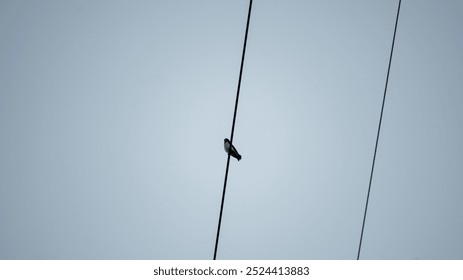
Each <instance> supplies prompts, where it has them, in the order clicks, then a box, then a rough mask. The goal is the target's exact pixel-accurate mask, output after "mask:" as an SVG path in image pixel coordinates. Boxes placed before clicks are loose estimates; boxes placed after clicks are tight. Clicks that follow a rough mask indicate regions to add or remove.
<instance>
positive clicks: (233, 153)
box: [223, 138, 241, 161]
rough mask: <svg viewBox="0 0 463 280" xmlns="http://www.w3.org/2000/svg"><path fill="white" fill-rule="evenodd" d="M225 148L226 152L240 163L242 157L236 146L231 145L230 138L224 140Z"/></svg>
mask: <svg viewBox="0 0 463 280" xmlns="http://www.w3.org/2000/svg"><path fill="white" fill-rule="evenodd" d="M230 146H231V149H230ZM223 147H224V149H225V152H227V154H230V155H231V156H232V157H234V158H236V159H237V160H238V161H240V160H241V155H240V154H239V153H238V151H237V150H236V148H235V146H233V145H230V140H228V138H225V139H223Z"/></svg>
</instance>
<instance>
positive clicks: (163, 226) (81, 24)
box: [0, 0, 463, 259]
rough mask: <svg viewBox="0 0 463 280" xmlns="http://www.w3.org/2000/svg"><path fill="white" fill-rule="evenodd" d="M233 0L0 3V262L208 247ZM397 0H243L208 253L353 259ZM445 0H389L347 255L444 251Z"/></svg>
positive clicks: (448, 169) (453, 169)
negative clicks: (230, 153)
mask: <svg viewBox="0 0 463 280" xmlns="http://www.w3.org/2000/svg"><path fill="white" fill-rule="evenodd" d="M247 8H248V1H247V0H242V1H215V0H209V1H206V0H204V1H171V0H169V1H109V0H108V1H102V0H100V1H71V0H69V1H60V0H54V1H52V0H47V1H26V0H23V1H12V0H6V1H1V2H0V41H1V43H0V131H1V137H0V224H1V230H0V258H1V259H211V258H212V256H213V250H214V243H215V234H216V229H217V220H218V214H219V207H220V199H221V193H222V187H223V177H224V173H225V165H226V159H227V156H226V153H225V152H224V150H223V139H224V138H225V137H229V136H230V130H231V123H232V117H233V109H234V100H235V92H236V85H237V80H238V73H239V64H240V58H241V48H242V41H243V36H244V29H245V24H246V22H245V20H246V15H247ZM396 8H397V1H379V0H378V1H367V0H364V1H334V0H333V1H296V0H294V1H276V0H275V1H259V0H255V1H254V5H253V14H252V18H251V26H250V32H249V38H248V49H247V57H246V62H245V69H244V73H243V81H242V87H241V95H240V103H239V106H238V116H237V122H236V127H235V137H234V144H235V146H236V147H237V149H238V150H239V152H240V153H241V154H242V156H243V159H242V160H241V161H240V162H237V161H235V160H232V162H231V164H230V171H229V180H228V187H227V195H226V203H225V208H224V214H223V223H222V231H221V240H220V244H219V252H218V258H219V259H355V258H356V256H357V248H358V241H359V237H360V230H361V225H362V218H363V210H364V205H365V198H366V193H367V189H368V181H369V174H370V168H371V160H372V157H373V150H374V144H375V138H376V129H377V125H378V119H379V113H380V109H381V101H382V94H383V90H384V82H385V77H386V71H387V64H388V59H389V52H390V45H391V39H392V34H393V28H394V21H395V13H396ZM462 14H463V2H462V1H459V0H454V1H450V0H448V1H437V0H434V1H418V0H414V1H411V0H404V1H403V2H402V8H401V16H400V20H399V26H398V31H397V38H396V47H395V51H394V58H393V64H392V68H391V75H390V80H389V90H388V96H387V100H386V106H385V111H384V118H383V127H382V133H381V138H380V142H379V147H378V154H377V160H376V169H375V176H374V178H373V184H372V191H371V197H370V206H369V213H368V218H367V221H366V228H365V235H364V242H363V246H362V255H361V258H362V259H463V241H462V240H461V236H463V204H462V203H461V197H462V196H463V189H462V185H463V184H462V182H463V173H462V172H461V169H462V166H463V148H462V146H461V143H463V127H462V126H461V120H462V119H463V111H462V110H461V108H462V105H463V96H462V89H463V79H462V77H463V55H462V52H461V50H462V49H463V36H461V30H463V17H462Z"/></svg>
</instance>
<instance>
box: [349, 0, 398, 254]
mask: <svg viewBox="0 0 463 280" xmlns="http://www.w3.org/2000/svg"><path fill="white" fill-rule="evenodd" d="M401 2H402V0H399V4H398V6H397V15H396V18H395V27H394V35H393V37H392V46H391V54H390V55H389V66H388V67H387V75H386V83H385V85H384V94H383V104H382V106H381V114H380V116H379V123H378V132H377V134H376V144H375V152H374V153H373V162H372V164H371V172H370V182H369V184H368V193H367V200H366V203H365V212H364V214H363V223H362V232H361V234H360V242H359V249H358V252H357V260H358V259H360V251H361V249H362V241H363V231H364V229H365V220H366V218H367V211H368V201H369V199H370V191H371V181H372V179H373V172H374V170H375V161H376V151H377V150H378V142H379V134H380V132H381V123H382V120H383V111H384V103H385V101H386V93H387V84H388V82H389V73H390V71H391V63H392V54H393V53H394V43H395V35H396V33H397V23H398V22H399V13H400V4H401Z"/></svg>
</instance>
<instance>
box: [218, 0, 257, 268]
mask: <svg viewBox="0 0 463 280" xmlns="http://www.w3.org/2000/svg"><path fill="white" fill-rule="evenodd" d="M251 8H252V0H250V1H249V10H248V19H247V22H246V32H245V35H244V44H243V54H242V56H241V66H240V75H239V78H238V88H237V90H236V100H235V112H234V113H233V124H232V130H231V136H230V147H231V146H232V145H233V135H234V133H235V121H236V111H237V109H238V99H239V97H240V88H241V77H242V75H243V65H244V57H245V54H246V44H247V41H248V30H249V21H250V19H251ZM230 150H231V149H230ZM229 167H230V153H228V157H227V167H226V169H225V179H224V183H223V192H222V203H221V205H220V214H219V223H218V225H217V236H216V239H215V249H214V260H215V259H217V247H218V245H219V236H220V225H221V224H222V213H223V205H224V202H225V191H226V189H227V179H228V168H229Z"/></svg>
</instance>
